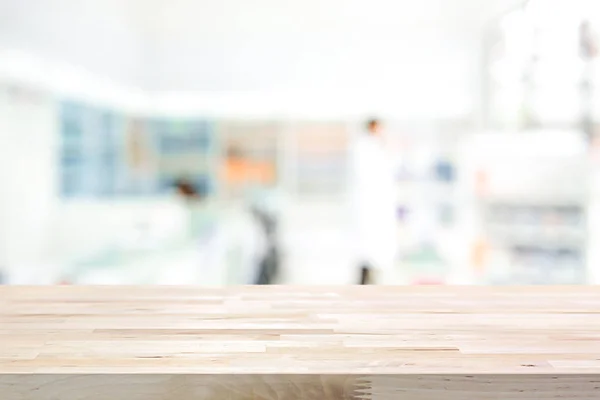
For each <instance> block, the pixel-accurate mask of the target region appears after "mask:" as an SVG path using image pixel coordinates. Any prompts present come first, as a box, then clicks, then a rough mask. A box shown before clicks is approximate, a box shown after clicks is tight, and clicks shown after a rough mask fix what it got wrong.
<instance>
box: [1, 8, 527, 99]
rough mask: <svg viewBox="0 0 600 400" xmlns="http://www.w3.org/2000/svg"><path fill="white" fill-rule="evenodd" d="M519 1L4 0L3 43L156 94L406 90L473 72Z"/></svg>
mask: <svg viewBox="0 0 600 400" xmlns="http://www.w3.org/2000/svg"><path fill="white" fill-rule="evenodd" d="M518 3H522V0H419V1H414V0H395V1H390V0H302V1H301V0H252V1H248V0H218V1H214V0H212V1H208V0H0V46H5V47H6V46H8V47H17V48H21V49H24V50H29V51H34V52H36V53H40V54H42V55H44V56H47V57H52V58H56V59H60V60H62V61H67V62H70V63H75V64H78V65H81V66H83V67H85V68H87V69H89V70H91V71H94V72H96V73H98V74H102V75H105V76H107V77H109V78H111V79H113V80H115V81H118V82H121V83H125V84H128V85H134V86H138V87H143V88H145V89H147V90H151V91H236V90H238V91H239V90H241V91H248V90H279V91H298V90H330V91H335V90H340V89H341V88H346V89H352V88H355V89H358V88H362V87H363V86H364V88H371V89H372V88H376V87H383V86H386V87H387V86H389V85H395V86H396V87H397V88H398V89H401V88H402V87H404V86H405V85H408V84H410V83H411V82H412V81H414V79H413V77H414V76H415V75H418V74H421V75H422V78H421V81H420V82H421V83H426V82H431V85H434V86H435V85H439V84H443V82H445V81H449V80H456V79H459V80H460V79H466V77H467V76H469V75H472V72H473V71H472V69H473V68H474V67H475V66H476V63H477V57H478V54H477V50H478V49H479V48H480V45H481V32H482V27H483V26H484V25H485V23H486V22H487V21H489V20H490V19H492V18H493V17H494V16H496V15H498V14H499V13H502V12H503V11H505V10H507V9H509V8H510V7H512V6H514V5H515V4H518ZM461 71H462V72H461ZM400 75H402V76H404V78H399V76H400ZM444 75H447V76H444ZM461 77H462V78H461ZM417 81H419V80H418V79H417ZM461 84H462V83H461ZM415 85H416V84H415Z"/></svg>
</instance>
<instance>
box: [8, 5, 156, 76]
mask: <svg viewBox="0 0 600 400" xmlns="http://www.w3.org/2000/svg"><path fill="white" fill-rule="evenodd" d="M142 4H143V3H139V4H138V3H132V2H131V1H127V0H27V1H22V0H2V1H0V49H2V48H4V49H18V50H22V51H27V52H31V53H34V54H36V55H39V56H41V57H43V58H48V59H51V60H54V61H57V62H65V63H70V64H74V65H76V66H80V67H82V68H84V69H87V70H90V71H93V72H94V73H96V74H98V75H102V76H106V77H108V78H110V79H112V80H114V81H117V82H119V83H122V84H127V85H131V86H140V85H141V84H142V83H143V82H144V80H145V77H144V71H145V70H146V68H145V66H144V64H143V58H144V52H145V51H146V50H147V45H146V42H145V39H144V38H143V36H142V35H141V33H140V32H139V30H138V29H137V25H136V23H135V21H136V15H139V14H141V13H143V12H144V10H145V8H143V6H142Z"/></svg>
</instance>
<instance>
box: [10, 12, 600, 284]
mask: <svg viewBox="0 0 600 400" xmlns="http://www.w3.org/2000/svg"><path fill="white" fill-rule="evenodd" d="M599 33H600V3H599V2H598V1H597V0H570V1H566V0H537V1H536V0H531V1H522V0H519V1H517V0H419V1H408V0H396V1H388V0H369V1H367V0H304V1H299V0H278V1H275V0H254V1H242V0H220V1H206V0H170V1H164V0H0V282H2V283H4V284H34V285H35V284H197V285H207V286H219V285H231V284H272V283H284V284H323V285H331V284H354V283H358V281H359V271H360V268H361V267H362V266H364V264H365V263H367V264H369V267H373V268H374V269H375V270H378V269H379V268H381V266H380V265H371V264H373V263H372V262H371V261H369V262H367V260H365V259H364V257H363V255H360V254H358V255H357V251H356V249H357V248H358V247H360V246H358V245H357V243H356V241H355V239H354V241H353V238H356V231H357V230H360V228H357V224H355V223H353V221H354V219H355V218H354V216H355V215H356V214H357V209H356V204H355V202H353V200H352V199H353V195H352V193H359V194H361V193H363V194H364V193H367V194H370V196H371V197H370V198H372V199H378V200H382V199H383V198H385V200H388V201H387V203H385V204H392V207H393V213H390V214H389V215H390V218H389V219H388V220H389V222H390V224H391V225H392V226H393V232H392V231H390V230H389V229H387V228H388V227H386V229H381V230H380V229H377V228H373V227H372V226H371V228H369V229H367V232H361V234H362V235H363V236H365V235H366V236H369V237H371V239H373V238H374V241H375V242H379V241H385V240H388V239H391V241H392V242H393V244H394V255H393V260H391V261H390V262H389V265H388V266H387V267H386V272H385V274H379V275H378V276H377V279H376V283H378V284H428V285H429V284H499V285H500V284H586V283H590V284H596V283H600V268H599V267H598V266H600V254H598V253H599V252H600V246H599V245H598V243H600V212H599V211H600V209H599V205H600V196H599V195H600V191H599V190H598V189H600V158H599V157H600V154H599V149H600V147H599V144H600V142H599V141H598V138H600V136H599V134H600V130H599V128H600V103H599V101H598V100H600V74H599V73H600V63H599V59H598V55H599V54H598V51H599V47H598V46H599V45H600V42H599V40H600V36H599ZM371 118H376V119H378V120H379V126H380V131H381V132H380V133H381V135H380V136H381V137H383V138H384V140H381V141H379V142H378V145H379V144H380V145H381V149H378V151H379V150H381V154H386V157H389V163H388V164H386V165H387V166H389V171H388V172H389V174H390V176H391V177H393V179H392V180H391V181H390V182H392V183H391V186H390V187H391V188H392V189H393V190H391V191H385V192H384V191H382V192H377V191H375V190H374V189H372V188H373V186H369V184H366V186H361V185H364V184H365V183H364V180H363V181H361V182H362V183H361V182H358V181H357V180H356V179H354V178H355V176H356V170H357V169H358V170H362V171H363V172H364V171H367V172H364V173H365V174H367V176H368V177H371V176H372V177H373V180H377V181H379V180H378V179H379V178H380V175H381V174H382V173H384V172H385V171H384V169H383V168H371V169H368V168H367V169H365V168H363V167H364V159H363V161H357V157H355V155H356V151H355V150H356V149H357V148H359V150H358V152H359V153H360V151H361V150H360V147H361V146H363V144H364V143H363V144H361V143H362V142H361V140H362V141H364V140H363V139H365V138H369V139H373V136H372V135H369V133H368V132H367V129H366V125H365V124H366V121H367V120H369V119H371ZM368 146H370V144H367V147H368ZM363 147H364V146H363ZM369 148H370V147H369ZM372 154H374V153H372ZM372 154H371V155H372ZM378 154H379V153H378ZM378 158H379V157H372V158H371V159H370V160H371V161H367V162H366V165H367V167H371V166H373V164H377V165H379V163H377V162H375V161H377V160H378ZM374 160H375V161H374ZM361 162H363V165H362V167H361V164H360V163H361ZM382 165H383V164H382ZM361 168H362V169H361ZM366 181H370V179H366ZM381 181H382V182H383V179H381ZM354 197H355V196H354ZM363 197H364V196H363ZM378 204H379V203H377V202H374V203H370V204H366V203H364V204H363V205H362V206H361V207H362V208H361V215H365V216H366V219H367V220H369V219H370V215H375V214H370V213H376V210H377V209H379V208H380V207H379V206H378ZM381 204H383V203H381ZM380 215H382V214H381V213H379V214H377V218H379V217H380ZM373 218H375V216H374V217H373ZM390 232H391V233H390ZM361 257H363V258H361ZM375 264H377V262H375Z"/></svg>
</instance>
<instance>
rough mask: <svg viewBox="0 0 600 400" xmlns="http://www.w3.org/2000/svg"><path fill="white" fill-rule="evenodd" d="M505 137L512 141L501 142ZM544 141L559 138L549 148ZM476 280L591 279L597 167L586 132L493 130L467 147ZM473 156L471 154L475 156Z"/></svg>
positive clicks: (465, 185) (468, 220)
mask: <svg viewBox="0 0 600 400" xmlns="http://www.w3.org/2000/svg"><path fill="white" fill-rule="evenodd" d="M499 140H501V141H502V142H503V143H504V144H505V146H504V147H500V146H497V145H494V143H495V142H497V141H499ZM542 143H545V144H546V145H548V143H554V144H556V146H555V147H554V149H553V151H552V152H548V151H546V152H544V150H545V149H547V147H543V146H541V144H542ZM463 151H464V152H463V154H464V155H463V160H464V163H463V169H464V173H463V176H462V178H461V191H462V195H463V196H464V198H466V199H469V202H470V204H471V206H470V207H469V208H468V210H470V213H469V214H468V215H465V216H464V218H463V219H462V224H463V232H468V234H467V235H466V236H465V237H466V238H468V239H467V242H468V244H467V246H468V248H469V249H468V256H467V258H466V259H467V260H468V265H470V268H471V270H470V272H469V275H470V280H471V282H473V283H482V284H582V283H587V282H589V277H588V269H589V268H590V267H591V265H590V263H589V262H588V257H587V251H588V243H589V241H590V237H589V232H588V217H589V215H588V209H589V200H588V199H589V166H588V160H587V157H586V155H587V146H586V140H585V135H584V134H583V133H581V132H580V133H578V132H570V133H569V132H561V133H553V132H537V133H536V132H522V133H518V134H512V135H510V134H507V133H499V134H493V133H487V134H481V135H479V136H478V137H476V138H473V139H472V140H470V141H469V142H468V144H466V145H465V148H464V149H463ZM469 155H470V156H469Z"/></svg>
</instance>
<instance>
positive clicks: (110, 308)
mask: <svg viewBox="0 0 600 400" xmlns="http://www.w3.org/2000/svg"><path fill="white" fill-rule="evenodd" d="M238 372H240V373H242V372H243V373H246V374H248V373H256V374H413V373H415V374H417V373H428V374H430V373H440V374H449V373H456V374H495V373H519V374H523V373H524V374H546V373H549V374H581V373H586V374H590V373H593V374H596V373H600V289H598V288H597V287H593V286H581V287H534V288H517V287H514V288H498V287H378V286H367V287H360V286H354V287H351V286H348V287H338V288H331V287H286V286H279V287H278V286H269V287H241V288H240V287H236V288H233V287H231V288H224V289H206V288H199V287H164V286H156V287H122V286H112V287H108V286H107V287H85V286H62V287H52V286H48V287H11V286H4V287H0V374H2V373H4V374H7V373H19V374H20V373H26V374H31V373H38V374H39V373H68V374H79V373H81V374H87V373H119V374H123V373H136V374H138V373H141V374H144V373H171V374H189V373H200V374H205V373H210V374H232V373H238Z"/></svg>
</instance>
